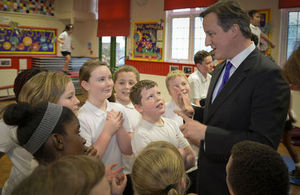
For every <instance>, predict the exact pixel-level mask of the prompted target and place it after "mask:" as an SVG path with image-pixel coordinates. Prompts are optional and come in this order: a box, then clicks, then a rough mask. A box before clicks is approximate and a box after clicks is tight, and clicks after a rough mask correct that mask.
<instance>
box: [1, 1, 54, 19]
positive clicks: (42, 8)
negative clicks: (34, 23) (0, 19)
mask: <svg viewBox="0 0 300 195" xmlns="http://www.w3.org/2000/svg"><path fill="white" fill-rule="evenodd" d="M54 1H55V0H1V1H0V11H4V12H19V13H27V14H42V15H49V16H54Z"/></svg>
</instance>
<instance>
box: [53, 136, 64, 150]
mask: <svg viewBox="0 0 300 195" xmlns="http://www.w3.org/2000/svg"><path fill="white" fill-rule="evenodd" d="M50 139H51V142H52V144H53V146H54V148H55V149H56V150H58V151H62V150H64V139H63V137H62V135H60V134H57V133H54V134H51V136H50Z"/></svg>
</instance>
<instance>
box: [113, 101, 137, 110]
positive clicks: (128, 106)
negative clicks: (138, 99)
mask: <svg viewBox="0 0 300 195" xmlns="http://www.w3.org/2000/svg"><path fill="white" fill-rule="evenodd" d="M116 103H119V104H121V103H120V102H119V101H118V100H116ZM121 105H123V104H121ZM123 106H125V107H126V108H130V109H134V105H133V104H132V102H130V103H129V104H127V105H123Z"/></svg>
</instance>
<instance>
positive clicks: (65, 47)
mask: <svg viewBox="0 0 300 195" xmlns="http://www.w3.org/2000/svg"><path fill="white" fill-rule="evenodd" d="M59 38H60V39H61V40H63V41H64V44H61V43H60V44H59V46H60V50H61V51H68V52H71V45H72V35H69V34H68V33H67V31H64V32H62V33H61V34H60V35H59Z"/></svg>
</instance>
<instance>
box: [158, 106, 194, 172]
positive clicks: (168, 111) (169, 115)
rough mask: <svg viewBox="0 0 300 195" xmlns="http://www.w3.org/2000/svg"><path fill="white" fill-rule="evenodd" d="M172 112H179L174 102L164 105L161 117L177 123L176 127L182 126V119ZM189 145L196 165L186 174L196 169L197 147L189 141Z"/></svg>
mask: <svg viewBox="0 0 300 195" xmlns="http://www.w3.org/2000/svg"><path fill="white" fill-rule="evenodd" d="M174 110H180V108H179V106H177V105H176V103H175V102H174V101H171V102H168V103H166V111H165V113H164V115H163V116H164V117H166V118H169V119H172V120H174V121H175V122H176V123H177V126H178V127H179V126H180V125H182V124H183V119H182V118H181V117H180V116H178V114H176V113H175V112H174ZM189 143H190V144H191V147H192V149H193V150H194V152H195V158H196V164H195V166H194V167H192V168H191V169H189V170H188V171H187V172H191V171H194V170H196V169H197V163H198V154H199V147H198V146H196V145H195V144H193V143H191V142H190V141H189Z"/></svg>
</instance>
